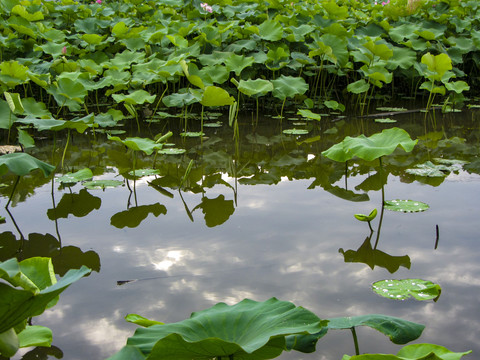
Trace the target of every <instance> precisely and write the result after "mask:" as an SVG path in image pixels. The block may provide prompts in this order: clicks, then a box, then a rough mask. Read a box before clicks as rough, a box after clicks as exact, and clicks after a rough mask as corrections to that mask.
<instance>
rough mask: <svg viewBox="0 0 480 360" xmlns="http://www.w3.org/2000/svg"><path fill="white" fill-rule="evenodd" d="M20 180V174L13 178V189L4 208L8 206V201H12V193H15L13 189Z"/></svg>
mask: <svg viewBox="0 0 480 360" xmlns="http://www.w3.org/2000/svg"><path fill="white" fill-rule="evenodd" d="M19 181H20V176H17V179H16V180H15V184H13V189H12V192H11V193H10V197H9V198H8V202H7V205H5V209H7V208H8V205H10V202H11V201H12V198H13V194H14V193H15V190H16V189H17V185H18V182H19Z"/></svg>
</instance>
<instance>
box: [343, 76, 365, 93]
mask: <svg viewBox="0 0 480 360" xmlns="http://www.w3.org/2000/svg"><path fill="white" fill-rule="evenodd" d="M368 89H370V83H368V82H366V81H365V80H364V79H360V80H357V81H355V82H353V83H350V84H348V85H347V90H348V91H350V92H351V93H353V94H361V93H364V92H366V91H368Z"/></svg>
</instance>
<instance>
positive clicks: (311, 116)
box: [297, 109, 322, 120]
mask: <svg viewBox="0 0 480 360" xmlns="http://www.w3.org/2000/svg"><path fill="white" fill-rule="evenodd" d="M297 114H298V115H301V116H303V117H305V118H307V119H313V120H321V119H322V117H321V115H320V114H316V113H314V112H312V111H310V110H308V109H300V110H298V112H297Z"/></svg>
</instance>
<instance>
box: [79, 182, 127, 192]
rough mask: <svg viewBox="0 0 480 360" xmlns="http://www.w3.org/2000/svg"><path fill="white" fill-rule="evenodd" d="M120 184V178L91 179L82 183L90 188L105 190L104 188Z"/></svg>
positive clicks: (121, 183)
mask: <svg viewBox="0 0 480 360" xmlns="http://www.w3.org/2000/svg"><path fill="white" fill-rule="evenodd" d="M122 185H123V181H120V180H93V181H87V182H86V183H84V184H83V186H85V187H86V188H87V189H90V190H105V189H106V188H113V187H118V186H122Z"/></svg>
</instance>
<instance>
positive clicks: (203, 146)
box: [0, 110, 480, 359]
mask: <svg viewBox="0 0 480 360" xmlns="http://www.w3.org/2000/svg"><path fill="white" fill-rule="evenodd" d="M205 116H206V117H209V121H208V122H207V121H206V123H207V124H208V123H214V124H217V125H215V126H213V127H209V126H205V124H204V132H205V136H204V137H203V139H202V138H199V137H188V136H181V135H180V134H182V127H181V126H180V122H179V121H178V119H176V118H172V119H170V120H169V121H168V120H166V121H163V122H161V123H158V124H157V123H154V124H151V126H150V127H149V128H148V129H149V130H150V131H151V132H152V134H156V133H158V132H160V131H161V130H162V129H164V128H165V127H166V126H168V128H169V129H171V131H172V132H173V133H174V135H173V136H172V137H170V138H169V139H168V143H169V145H168V144H167V146H165V148H167V149H184V150H185V152H181V151H179V150H178V151H168V152H165V153H164V154H160V153H159V154H157V155H156V156H155V155H154V154H152V155H146V154H145V153H143V152H142V151H132V150H131V149H130V148H128V147H126V146H125V145H124V144H122V143H120V142H119V141H116V140H115V139H112V138H110V139H107V135H104V134H100V133H96V134H95V136H94V135H93V132H91V133H88V134H76V135H75V136H72V138H71V139H70V145H69V147H68V149H67V151H66V153H64V146H65V145H66V141H67V140H66V138H65V137H58V136H57V137H56V139H55V142H53V141H52V140H53V138H51V139H48V138H45V139H42V138H37V141H36V143H37V145H36V147H35V148H34V149H33V151H32V152H31V154H32V155H34V156H35V157H36V158H38V159H43V160H44V161H48V162H49V163H60V162H61V160H62V158H63V161H64V164H65V166H66V167H67V166H68V169H69V170H71V173H73V174H75V173H76V172H77V171H78V170H80V169H85V168H88V169H90V170H91V171H92V174H91V175H90V177H91V178H93V179H94V180H104V181H106V180H109V181H111V183H108V182H103V183H100V185H101V186H98V184H95V183H92V182H87V181H86V180H84V181H77V180H75V179H74V178H73V179H67V180H65V178H62V177H61V176H62V174H61V173H57V174H56V175H55V180H54V181H52V177H51V176H50V177H49V178H45V177H44V176H43V174H42V172H40V171H33V172H31V173H30V174H28V175H26V176H24V177H22V178H21V179H20V181H19V182H18V185H17V189H16V191H15V193H14V195H13V198H12V201H11V203H10V205H9V207H8V212H7V211H5V210H4V211H2V216H5V220H6V223H5V224H3V225H1V226H2V233H1V235H0V244H1V245H2V249H1V250H0V254H1V258H0V259H1V260H6V259H9V258H11V257H12V256H17V257H18V258H19V259H24V258H29V257H32V256H48V257H51V258H52V259H53V264H54V267H55V271H56V273H57V274H59V275H62V276H63V275H64V274H65V272H66V271H67V270H68V269H70V268H78V267H80V266H81V265H86V266H88V267H89V268H91V269H93V271H92V273H91V274H90V275H89V276H88V277H85V278H83V279H81V280H79V281H78V282H77V283H75V284H73V285H72V286H71V287H70V288H69V289H68V290H66V291H65V292H64V293H63V294H62V295H61V297H60V301H59V302H58V304H57V305H56V306H55V307H53V308H51V309H49V310H47V311H46V312H45V313H44V314H43V315H41V316H39V317H35V318H34V324H39V325H43V326H47V327H49V328H51V329H52V332H53V344H52V345H53V347H51V348H36V350H31V351H29V352H27V351H23V353H22V352H19V353H18V354H17V355H16V357H14V358H15V359H21V358H22V356H23V358H24V359H31V358H34V356H41V357H42V358H62V357H63V358H65V359H87V358H88V359H105V358H107V357H109V356H111V355H113V354H114V353H115V352H116V351H118V350H119V349H120V348H121V347H122V346H123V345H125V342H126V339H127V338H128V337H129V336H131V335H132V334H133V331H134V330H135V328H136V326H134V325H132V324H130V323H127V322H126V321H125V320H124V317H125V316H126V315H127V314H131V313H136V314H141V315H142V316H145V317H147V318H149V319H155V320H159V321H162V322H165V323H170V322H177V321H180V320H183V319H186V318H188V317H189V316H190V313H191V312H193V311H199V310H202V309H207V308H209V307H211V306H213V305H214V304H216V303H218V302H226V303H227V304H230V305H233V304H236V303H238V302H240V301H241V300H243V299H245V298H249V299H253V300H256V301H264V300H267V299H269V298H271V297H276V298H278V299H281V300H287V301H291V302H293V303H294V304H296V305H297V306H298V305H301V306H303V307H305V308H306V309H308V310H310V311H312V312H313V313H315V314H317V315H318V316H319V317H320V318H322V319H324V318H329V319H330V318H335V317H344V316H360V315H367V314H385V315H389V316H395V317H400V318H403V319H405V320H410V321H414V322H417V323H420V324H423V325H426V328H425V330H424V332H423V334H422V336H421V337H420V338H419V339H417V340H416V341H414V342H413V343H424V342H430V343H435V344H441V345H443V346H446V347H447V348H449V349H450V350H452V351H466V350H474V352H478V351H479V350H480V348H479V347H478V342H477V339H476V334H478V327H479V324H480V318H479V315H478V308H479V300H478V299H479V297H478V290H479V283H478V278H479V276H480V269H479V267H478V261H477V257H476V254H477V250H478V241H477V240H478V226H477V222H478V214H479V210H480V205H479V201H478V199H480V187H479V181H480V176H479V175H478V172H479V169H478V160H477V158H478V153H479V150H480V149H479V147H478V137H479V136H480V126H479V124H480V123H479V116H480V114H479V113H478V112H477V111H475V110H473V111H464V112H461V113H450V114H437V116H436V120H435V123H433V122H432V121H431V120H430V119H427V120H425V115H424V114H423V113H405V114H397V115H393V116H392V115H390V117H391V118H392V120H395V121H396V123H395V124H394V125H396V127H393V126H392V124H389V123H387V124H385V123H382V122H376V121H375V120H376V119H378V117H367V118H359V117H351V116H348V117H345V118H339V117H338V115H335V114H332V115H331V116H328V117H327V116H325V117H324V119H322V122H317V121H305V118H303V117H301V116H299V115H296V114H295V112H294V113H293V114H291V113H287V116H288V117H289V118H288V120H287V119H283V120H282V121H280V120H278V119H272V118H271V117H262V118H261V119H260V120H259V122H258V123H257V122H255V121H253V122H252V118H251V116H246V117H239V120H238V124H239V126H238V133H239V134H240V135H239V136H238V137H237V138H236V139H237V140H236V141H233V140H232V139H233V135H234V133H235V130H234V129H232V128H231V127H229V126H228V119H227V118H225V116H221V115H220V114H218V113H207V114H205ZM190 123H191V128H192V130H198V129H199V128H200V126H201V121H200V114H196V115H195V114H194V115H192V118H191V120H190ZM219 123H222V124H223V125H222V126H218V124H219ZM293 123H295V125H293ZM132 127H133V130H134V131H135V130H136V126H135V125H133V126H132ZM299 127H302V128H303V129H304V130H306V132H307V134H303V135H295V134H294V135H291V134H288V132H287V133H284V132H283V130H285V129H292V128H299ZM400 128H402V129H406V130H407V131H408V134H409V135H410V136H411V138H412V139H415V140H418V142H417V143H416V144H415V146H414V147H413V149H412V151H411V152H408V153H407V152H406V151H405V150H404V149H402V148H401V146H398V148H396V150H395V151H394V152H393V153H392V154H390V155H385V156H382V169H383V170H381V169H380V168H379V162H378V159H376V160H373V161H365V160H361V159H359V158H355V159H353V160H350V161H347V162H346V163H345V162H343V163H342V162H337V161H334V160H331V159H329V158H328V157H327V156H325V154H326V153H324V154H322V152H324V151H325V150H326V149H328V148H330V147H332V146H333V145H335V144H339V143H341V142H342V140H343V139H344V138H345V136H352V137H357V136H358V135H359V134H366V135H370V134H379V133H381V132H382V131H384V130H388V129H390V130H391V129H400ZM40 134H41V132H40V133H39V135H40ZM64 134H66V132H65V133H64ZM143 136H145V137H147V136H148V134H146V133H145V134H143ZM327 155H328V154H327ZM134 159H135V169H136V171H137V176H136V177H134V176H133V175H132V173H130V174H129V172H131V171H132V169H133V163H134ZM67 164H68V165H67ZM420 165H422V166H420ZM145 169H150V171H152V169H155V170H157V172H156V173H153V174H151V173H149V172H147V170H145ZM63 173H66V171H64V172H63ZM382 174H383V175H382ZM15 178H16V176H14V175H11V174H10V173H7V174H6V175H4V177H3V183H4V184H6V185H7V187H5V188H4V189H2V194H3V201H4V203H6V202H7V201H8V198H9V197H10V195H11V192H12V187H13V185H14V183H15ZM62 179H63V180H62ZM87 180H90V179H87ZM62 181H64V182H62ZM116 182H118V183H116ZM382 184H383V188H384V197H385V201H388V200H392V199H404V200H407V199H409V200H414V201H416V202H422V203H425V204H428V206H429V208H428V209H427V210H425V211H421V212H416V211H417V210H418V209H414V210H413V211H415V212H410V211H409V210H408V209H407V212H401V211H400V212H398V211H390V210H388V209H384V210H383V211H382V190H381V189H382ZM373 209H377V210H378V215H377V217H375V218H374V219H373V220H372V221H371V226H372V228H373V230H374V231H373V232H371V231H370V229H369V227H368V225H367V223H364V222H361V221H358V220H357V219H356V218H355V217H354V215H355V214H369V213H370V212H371V211H372V210H373ZM421 210H424V209H421ZM407 278H420V279H425V280H429V281H432V282H434V283H436V284H439V285H440V286H441V288H442V292H441V296H440V297H439V298H438V299H436V300H437V301H433V300H426V301H418V300H414V299H408V300H404V301H399V300H391V299H389V298H385V297H381V296H378V295H377V294H376V293H375V292H374V291H372V290H373V289H372V284H373V283H374V282H377V281H379V280H385V279H388V280H394V279H407ZM357 336H358V340H359V347H360V352H362V353H364V352H369V353H382V352H383V353H392V354H395V353H396V352H397V351H398V349H399V348H401V346H400V345H395V344H392V342H390V341H389V339H388V338H387V337H386V336H384V335H382V334H380V333H379V332H377V331H375V330H372V329H370V328H368V327H359V328H358V329H357ZM316 348H317V350H316V352H314V353H312V354H303V353H300V352H296V351H292V352H290V353H289V352H287V353H284V354H283V355H281V356H280V358H283V359H340V358H341V357H342V356H343V354H350V355H353V354H354V353H355V349H354V343H353V341H352V335H351V333H350V332H349V331H348V332H342V331H338V330H330V331H329V332H328V334H327V335H326V336H325V337H323V338H321V339H319V340H318V343H317V345H316ZM24 353H25V355H22V354H24ZM47 354H48V356H47ZM470 356H473V355H470Z"/></svg>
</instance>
